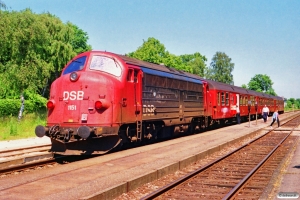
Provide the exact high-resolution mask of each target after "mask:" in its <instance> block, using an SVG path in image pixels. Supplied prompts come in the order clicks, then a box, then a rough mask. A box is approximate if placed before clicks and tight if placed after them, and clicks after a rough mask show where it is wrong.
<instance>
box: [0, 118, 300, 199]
mask: <svg viewBox="0 0 300 200" xmlns="http://www.w3.org/2000/svg"><path fill="white" fill-rule="evenodd" d="M292 115H295V113H285V114H282V115H280V120H281V122H283V121H284V120H287V119H288V118H290V117H291V116H292ZM270 123H271V117H269V120H268V122H267V123H264V122H263V121H262V120H261V119H260V120H258V121H257V124H256V121H251V122H250V127H249V123H248V122H245V123H242V124H239V125H233V126H228V127H225V128H221V129H216V130H212V131H207V132H203V133H200V134H195V135H190V136H185V137H180V138H176V139H173V140H169V141H165V142H161V143H156V144H152V145H147V146H142V147H137V148H134V149H128V150H124V151H121V152H116V153H111V154H107V155H103V156H99V157H95V158H91V159H88V160H83V161H79V162H75V163H70V164H66V165H62V166H58V167H53V168H49V169H47V170H40V171H38V170H37V171H35V172H34V173H24V174H19V175H16V176H10V177H3V178H0V197H5V199H14V200H15V199H62V200H63V199H114V198H116V197H118V196H119V195H120V194H122V193H125V192H128V191H131V190H134V189H136V188H137V187H139V186H141V185H142V184H145V183H148V182H150V181H153V180H157V179H158V178H161V177H163V176H165V175H167V174H169V173H173V172H175V171H177V170H180V169H183V168H184V167H186V166H188V165H190V164H191V163H193V162H195V161H197V160H200V159H203V158H205V157H206V156H207V155H210V154H212V153H214V152H217V151H219V150H221V149H223V148H224V147H227V146H229V145H231V144H233V143H235V142H237V141H239V140H242V139H244V138H246V137H250V135H251V136H252V137H254V136H255V135H259V134H263V133H265V132H267V131H269V130H270V129H271V128H270V127H269V126H270ZM273 127H274V128H275V127H277V124H274V125H273ZM29 141H30V140H28V141H27V145H28V144H29V143H30V142H29ZM34 141H35V142H36V141H37V140H34ZM2 144H4V143H0V146H1V145H2ZM299 151H300V150H299V146H298V148H297V150H296V151H295V152H294V156H296V157H291V159H290V160H291V170H298V171H297V173H298V174H299V171H300V167H299V165H300V164H299V162H297V161H295V163H293V161H294V159H298V160H299ZM297 156H298V157H297ZM297 163H298V164H297ZM295 166H296V167H295ZM297 166H298V167H297ZM289 173H290V172H289V168H287V172H286V175H289ZM298 177H299V176H298ZM287 178H288V176H283V177H282V183H283V184H282V188H280V189H278V190H280V191H284V190H285V188H284V187H285V185H288V184H287V183H290V180H289V179H287ZM296 186H297V185H295V187H296ZM298 186H299V184H298ZM297 190H299V188H298V189H297ZM33 191H34V192H33ZM286 191H288V190H286ZM293 192H295V191H293ZM0 199H1V198H0Z"/></svg>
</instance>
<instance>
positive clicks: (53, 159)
mask: <svg viewBox="0 0 300 200" xmlns="http://www.w3.org/2000/svg"><path fill="white" fill-rule="evenodd" d="M50 146H51V145H40V146H34V147H26V148H19V149H11V150H5V151H0V158H1V160H0V178H2V177H6V176H11V175H18V174H22V173H27V172H30V171H34V170H40V169H44V168H49V167H50V168H52V167H54V166H57V165H62V164H68V163H71V162H76V161H79V160H84V159H88V158H92V157H95V156H64V155H56V154H53V153H51V152H49V149H50Z"/></svg>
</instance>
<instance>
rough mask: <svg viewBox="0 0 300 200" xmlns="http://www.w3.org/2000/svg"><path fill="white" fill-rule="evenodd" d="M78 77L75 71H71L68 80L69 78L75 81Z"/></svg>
mask: <svg viewBox="0 0 300 200" xmlns="http://www.w3.org/2000/svg"><path fill="white" fill-rule="evenodd" d="M78 78H79V75H78V74H77V73H76V72H72V73H71V74H70V80H71V81H72V82H75V81H77V80H78Z"/></svg>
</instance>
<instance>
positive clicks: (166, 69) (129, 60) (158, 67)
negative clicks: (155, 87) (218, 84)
mask: <svg viewBox="0 0 300 200" xmlns="http://www.w3.org/2000/svg"><path fill="white" fill-rule="evenodd" d="M118 56H119V57H120V58H122V60H123V61H124V62H125V63H127V64H132V65H137V66H142V67H146V68H149V69H154V70H158V71H163V72H167V73H171V74H177V75H181V76H187V77H191V78H194V79H198V80H201V78H200V77H199V76H197V75H195V74H191V73H188V72H184V71H180V70H177V69H174V68H172V67H167V66H165V65H163V64H160V65H159V64H154V63H150V62H146V61H142V60H138V59H135V58H131V57H127V56H124V55H118Z"/></svg>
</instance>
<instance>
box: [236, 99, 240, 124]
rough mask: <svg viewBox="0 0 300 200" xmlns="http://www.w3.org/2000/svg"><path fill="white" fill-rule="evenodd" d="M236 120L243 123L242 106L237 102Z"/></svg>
mask: <svg viewBox="0 0 300 200" xmlns="http://www.w3.org/2000/svg"><path fill="white" fill-rule="evenodd" d="M236 120H237V123H238V124H240V123H241V115H240V108H239V105H237V104H236Z"/></svg>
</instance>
